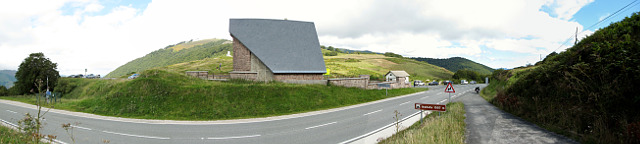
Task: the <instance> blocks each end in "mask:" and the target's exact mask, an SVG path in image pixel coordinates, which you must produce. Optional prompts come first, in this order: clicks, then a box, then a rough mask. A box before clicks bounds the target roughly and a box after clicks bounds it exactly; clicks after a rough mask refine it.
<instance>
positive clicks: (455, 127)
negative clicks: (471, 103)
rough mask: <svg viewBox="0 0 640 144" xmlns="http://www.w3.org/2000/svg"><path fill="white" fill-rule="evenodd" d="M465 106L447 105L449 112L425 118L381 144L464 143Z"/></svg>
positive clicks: (432, 114) (460, 104)
mask: <svg viewBox="0 0 640 144" xmlns="http://www.w3.org/2000/svg"><path fill="white" fill-rule="evenodd" d="M464 114H465V110H464V104H462V103H461V102H454V103H449V104H447V112H444V113H442V115H441V116H438V112H433V113H431V114H429V115H428V116H426V117H425V118H424V123H423V124H422V125H421V124H420V122H416V123H414V124H413V125H411V126H410V127H409V128H407V129H405V130H402V131H400V132H398V133H396V134H394V135H393V136H391V137H389V138H387V139H385V140H383V141H381V142H380V143H381V144H396V143H408V144H422V143H446V144H454V143H459V144H462V143H464V139H465V136H464V133H465V126H466V124H465V123H464V119H465V116H464Z"/></svg>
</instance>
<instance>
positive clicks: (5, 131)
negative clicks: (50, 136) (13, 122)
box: [0, 125, 42, 144]
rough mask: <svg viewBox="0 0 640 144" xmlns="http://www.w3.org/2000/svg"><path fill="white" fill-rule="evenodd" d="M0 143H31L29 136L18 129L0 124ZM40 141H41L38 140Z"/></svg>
mask: <svg viewBox="0 0 640 144" xmlns="http://www.w3.org/2000/svg"><path fill="white" fill-rule="evenodd" d="M0 143H2V144H26V143H33V141H31V137H30V136H28V135H26V134H24V133H21V132H20V131H18V130H15V129H11V128H8V127H5V126H2V125H0ZM38 143H42V142H38Z"/></svg>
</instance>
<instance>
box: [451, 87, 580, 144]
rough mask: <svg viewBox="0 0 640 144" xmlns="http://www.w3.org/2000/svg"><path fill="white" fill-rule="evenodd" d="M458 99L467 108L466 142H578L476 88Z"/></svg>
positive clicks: (484, 143) (483, 143) (475, 143)
mask: <svg viewBox="0 0 640 144" xmlns="http://www.w3.org/2000/svg"><path fill="white" fill-rule="evenodd" d="M456 101H461V102H463V103H464V107H465V110H466V114H465V115H466V119H465V120H464V122H465V123H466V124H467V126H466V137H467V138H466V140H465V142H466V143H470V144H477V143H480V144H486V143H489V144H494V143H504V144H512V143H577V142H575V141H574V140H572V139H569V138H566V137H564V136H561V135H558V134H555V133H553V132H550V131H548V130H546V129H543V128H540V127H538V126H537V125H535V124H533V123H530V122H527V121H525V120H523V119H520V118H518V117H516V116H513V115H511V114H510V113H507V112H504V111H502V110H500V109H499V108H497V107H495V106H494V105H492V104H490V103H488V102H487V101H486V100H484V99H483V98H482V97H480V95H478V94H476V93H475V92H469V93H466V94H464V95H462V96H461V97H459V98H458V99H457V100H456Z"/></svg>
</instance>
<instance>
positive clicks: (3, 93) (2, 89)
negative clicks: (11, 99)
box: [0, 85, 9, 96]
mask: <svg viewBox="0 0 640 144" xmlns="http://www.w3.org/2000/svg"><path fill="white" fill-rule="evenodd" d="M6 95H9V90H8V89H7V87H4V86H3V85H0V96H6Z"/></svg>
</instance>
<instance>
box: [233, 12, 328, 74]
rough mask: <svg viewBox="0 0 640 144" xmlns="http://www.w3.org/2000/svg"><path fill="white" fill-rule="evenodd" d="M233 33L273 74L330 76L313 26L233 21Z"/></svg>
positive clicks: (294, 22)
mask: <svg viewBox="0 0 640 144" xmlns="http://www.w3.org/2000/svg"><path fill="white" fill-rule="evenodd" d="M229 32H230V33H231V36H233V37H234V38H236V39H237V40H239V41H240V43H242V44H244V46H246V47H247V49H249V51H251V53H253V54H254V55H255V56H256V57H258V59H260V60H261V61H262V62H263V63H264V64H265V65H266V66H267V67H268V68H269V69H270V70H271V71H272V72H273V73H326V67H325V65H324V59H323V58H322V51H321V50H320V42H319V41H318V34H317V33H316V27H315V25H314V24H313V22H302V21H291V20H269V19H230V20H229Z"/></svg>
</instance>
